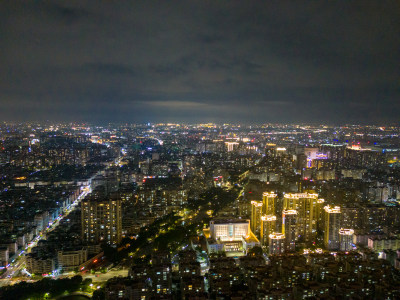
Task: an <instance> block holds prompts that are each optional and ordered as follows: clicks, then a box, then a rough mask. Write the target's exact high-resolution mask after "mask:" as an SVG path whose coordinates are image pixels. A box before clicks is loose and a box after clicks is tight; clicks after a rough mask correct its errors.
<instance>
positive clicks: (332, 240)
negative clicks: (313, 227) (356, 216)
mask: <svg viewBox="0 0 400 300" xmlns="http://www.w3.org/2000/svg"><path fill="white" fill-rule="evenodd" d="M324 210H325V212H324V222H325V226H324V245H325V248H326V249H328V250H339V246H340V240H339V229H340V207H339V206H335V207H330V206H329V205H327V206H325V207H324Z"/></svg>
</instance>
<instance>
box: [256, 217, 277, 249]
mask: <svg viewBox="0 0 400 300" xmlns="http://www.w3.org/2000/svg"><path fill="white" fill-rule="evenodd" d="M275 231H276V216H273V215H264V216H262V217H261V231H260V242H261V244H262V245H268V238H269V235H270V234H272V233H274V232H275Z"/></svg>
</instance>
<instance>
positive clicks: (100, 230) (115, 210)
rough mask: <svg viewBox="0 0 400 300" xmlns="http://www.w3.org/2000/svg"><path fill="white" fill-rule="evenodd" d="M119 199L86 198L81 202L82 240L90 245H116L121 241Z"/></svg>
mask: <svg viewBox="0 0 400 300" xmlns="http://www.w3.org/2000/svg"><path fill="white" fill-rule="evenodd" d="M121 215H122V211H121V200H120V199H119V198H108V199H106V198H98V197H95V196H93V197H88V198H86V199H84V200H83V201H82V211H81V222H82V239H83V240H84V241H85V242H88V243H91V244H98V243H103V242H106V243H110V244H118V243H119V242H120V241H121V239H122V217H121Z"/></svg>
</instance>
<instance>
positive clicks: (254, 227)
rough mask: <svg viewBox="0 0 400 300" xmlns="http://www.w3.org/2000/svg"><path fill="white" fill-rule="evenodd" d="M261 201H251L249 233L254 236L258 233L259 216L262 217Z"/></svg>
mask: <svg viewBox="0 0 400 300" xmlns="http://www.w3.org/2000/svg"><path fill="white" fill-rule="evenodd" d="M262 206H263V203H262V201H251V223H250V227H251V231H253V233H254V234H256V232H257V233H258V232H260V225H261V216H262Z"/></svg>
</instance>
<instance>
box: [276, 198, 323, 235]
mask: <svg viewBox="0 0 400 300" xmlns="http://www.w3.org/2000/svg"><path fill="white" fill-rule="evenodd" d="M318 201H319V199H318V194H315V193H289V194H285V195H284V200H283V208H284V209H286V210H296V211H297V213H298V219H297V228H298V234H299V235H301V236H303V237H304V240H305V241H306V242H312V241H314V240H315V236H316V233H317V223H318V219H319V216H320V213H319V208H320V204H319V202H318Z"/></svg>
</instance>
